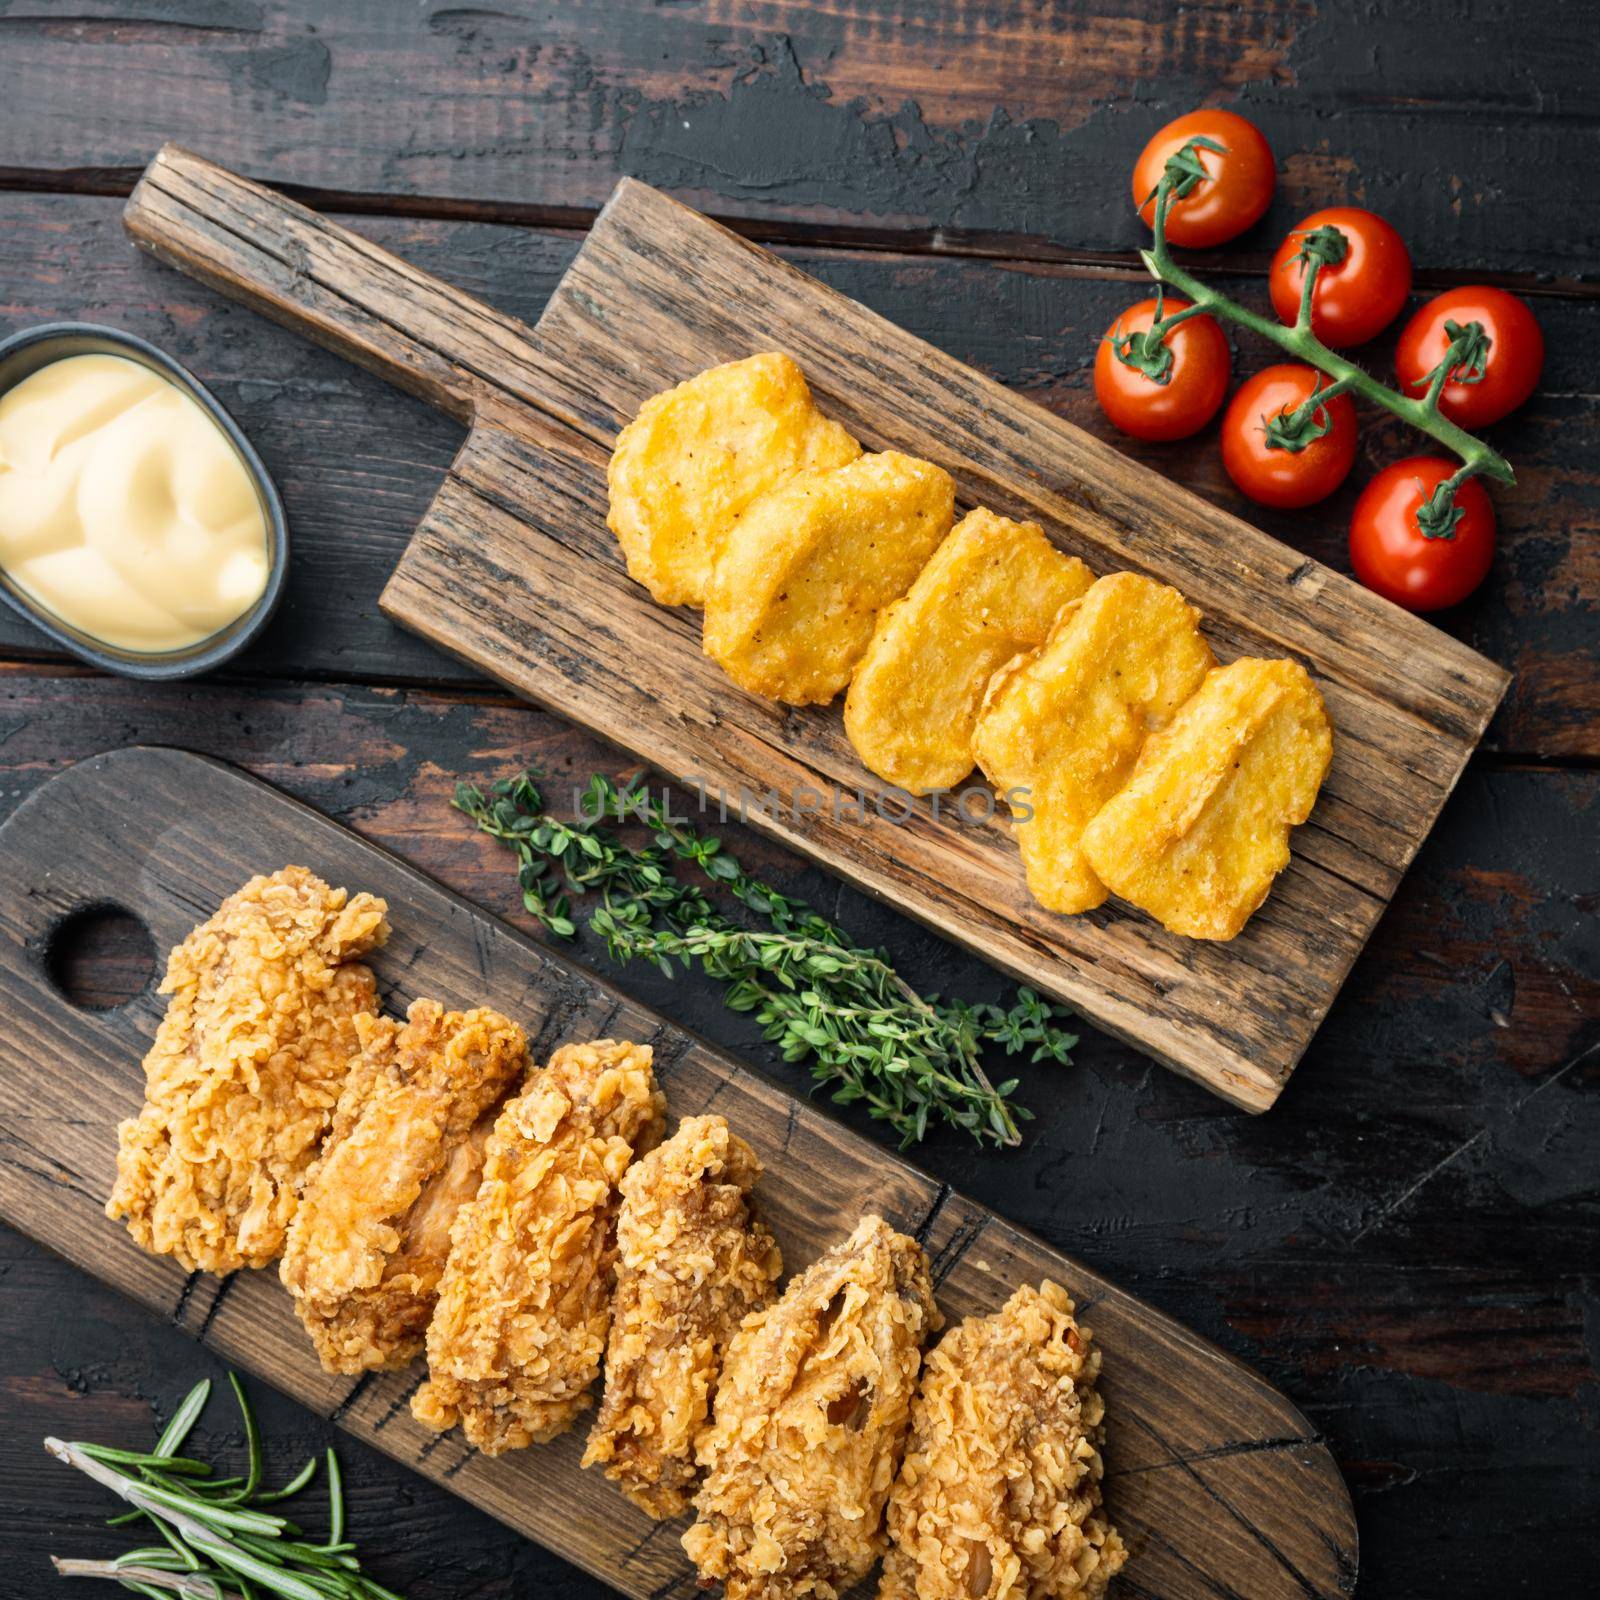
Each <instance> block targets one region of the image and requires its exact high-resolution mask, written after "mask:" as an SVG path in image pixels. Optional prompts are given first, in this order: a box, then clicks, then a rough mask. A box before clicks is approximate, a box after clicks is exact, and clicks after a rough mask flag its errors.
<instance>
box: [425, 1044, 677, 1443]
mask: <svg viewBox="0 0 1600 1600" xmlns="http://www.w3.org/2000/svg"><path fill="white" fill-rule="evenodd" d="M665 1109H666V1100H665V1097H664V1096H663V1095H662V1093H661V1091H660V1090H659V1089H657V1088H656V1082H655V1074H654V1072H653V1071H652V1069H651V1052H650V1047H649V1046H648V1045H641V1044H626V1043H617V1042H615V1041H613V1040H611V1039H601V1040H599V1041H597V1042H596V1043H594V1044H569V1045H563V1046H562V1047H561V1049H559V1050H557V1051H556V1053H555V1054H554V1055H553V1056H551V1058H550V1065H549V1066H548V1067H546V1068H545V1069H544V1070H543V1071H542V1072H537V1073H535V1074H533V1075H532V1077H531V1078H529V1080H528V1082H527V1085H526V1086H525V1087H524V1088H523V1090H522V1092H521V1093H520V1094H517V1095H514V1096H513V1097H512V1098H511V1099H510V1100H508V1101H507V1102H506V1106H505V1109H504V1110H503V1111H502V1112H501V1113H500V1116H499V1118H498V1119H497V1120H496V1122H495V1125H494V1132H493V1133H492V1134H490V1136H489V1145H488V1150H487V1153H486V1156H485V1160H484V1166H483V1182H482V1183H481V1184H480V1185H479V1187H478V1192H477V1194H476V1196H475V1197H474V1198H473V1199H472V1200H470V1201H469V1202H468V1203H467V1204H466V1205H464V1206H462V1207H461V1209H460V1210H459V1211H458V1212H457V1213H456V1218H455V1223H454V1225H453V1226H452V1227H451V1230H450V1259H449V1261H448V1262H447V1263H446V1265H445V1269H444V1276H443V1278H442V1279H441V1280H440V1283H439V1303H438V1306H437V1308H436V1309H435V1311H434V1313H433V1321H432V1322H430V1323H429V1324H428V1382H426V1383H425V1384H423V1386H422V1387H421V1388H420V1389H419V1390H418V1391H417V1393H416V1394H415V1395H414V1396H413V1398H412V1401H411V1412H412V1415H413V1416H415V1417H416V1419H417V1421H418V1422H420V1423H422V1424H423V1425H424V1426H425V1427H429V1428H432V1429H434V1430H435V1431H436V1432H439V1433H443V1432H445V1431H446V1430H447V1429H450V1428H453V1427H454V1426H455V1425H456V1424H457V1423H460V1425H461V1429H462V1432H464V1433H465V1434H466V1436H467V1440H468V1442H469V1443H471V1444H473V1445H476V1446H477V1448H478V1449H479V1450H481V1451H483V1453H484V1454H485V1455H490V1456H497V1455H499V1454H501V1452H502V1451H505V1450H520V1449H522V1448H523V1447H525V1446H527V1445H530V1444H543V1443H544V1442H545V1441H546V1440H547V1439H553V1438H555V1436H556V1435H557V1434H558V1433H563V1432H565V1431H566V1430H567V1429H568V1428H570V1427H571V1426H572V1424H573V1423H574V1422H575V1421H576V1420H577V1417H578V1415H579V1413H580V1412H582V1411H584V1410H586V1409H587V1408H588V1406H589V1405H590V1404H591V1399H590V1395H589V1388H590V1385H591V1384H593V1382H594V1380H595V1379H596V1378H597V1377H598V1376H599V1374H600V1360H601V1357H602V1356H603V1355H604V1353H605V1347H606V1334H607V1332H608V1330H609V1328H610V1325H611V1290H612V1276H613V1270H612V1269H613V1265H614V1261H615V1252H616V1242H615V1239H614V1238H613V1232H614V1224H615V1220H616V1210H617V1184H618V1183H619V1182H620V1181H621V1178H622V1174H623V1173H624V1172H626V1171H627V1168H628V1163H629V1162H630V1161H631V1160H632V1159H633V1158H634V1156H635V1155H642V1154H644V1152H645V1151H647V1150H650V1149H652V1148H654V1146H655V1144H656V1141H657V1140H658V1139H660V1137H661V1131H662V1120H663V1114H664V1112H665Z"/></svg>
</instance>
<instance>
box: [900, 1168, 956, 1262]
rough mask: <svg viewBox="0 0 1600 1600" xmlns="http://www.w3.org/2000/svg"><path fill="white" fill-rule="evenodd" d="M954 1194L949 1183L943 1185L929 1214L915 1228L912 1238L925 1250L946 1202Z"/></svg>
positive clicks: (934, 1198)
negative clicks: (930, 1233)
mask: <svg viewBox="0 0 1600 1600" xmlns="http://www.w3.org/2000/svg"><path fill="white" fill-rule="evenodd" d="M954 1192H955V1191H954V1190H953V1189H952V1188H951V1187H950V1185H949V1184H948V1183H941V1184H940V1185H939V1192H938V1193H937V1194H936V1195H934V1197H933V1204H932V1205H930V1206H929V1207H928V1214H927V1215H926V1216H925V1217H924V1218H923V1219H922V1221H921V1222H919V1223H918V1224H917V1225H916V1227H915V1228H913V1229H912V1230H911V1237H912V1238H913V1239H915V1240H916V1241H917V1243H918V1244H920V1245H921V1246H922V1247H923V1248H924V1249H926V1248H927V1244H928V1234H929V1231H930V1230H931V1229H932V1227H933V1225H934V1223H935V1221H937V1220H938V1216H939V1213H940V1212H941V1211H943V1210H944V1205H945V1201H947V1200H948V1199H949V1198H950V1196H951V1195H952V1194H953V1193H954Z"/></svg>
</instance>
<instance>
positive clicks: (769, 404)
mask: <svg viewBox="0 0 1600 1600" xmlns="http://www.w3.org/2000/svg"><path fill="white" fill-rule="evenodd" d="M860 454H861V446H860V445H859V444H857V443H856V441H855V440H854V439H852V438H851V437H850V435H849V434H848V433H847V432H846V431H845V430H844V429H843V428H842V427H840V426H839V424H838V423H837V422H830V421H829V420H828V419H827V418H826V417H825V416H823V415H822V413H821V412H820V411H818V410H817V408H816V405H815V404H814V403H813V401H812V399H811V390H810V389H809V388H807V386H806V380H805V374H804V373H803V372H801V370H800V368H799V367H798V366H796V365H795V363H794V362H793V361H791V360H790V359H789V357H788V356H786V355H782V354H780V353H778V352H776V351H768V352H766V353H764V354H762V355H757V356H749V357H747V358H746V359H745V360H743V361H730V362H728V363H727V364H726V365H725V366H720V367H711V368H709V369H708V370H707V371H705V372H702V373H700V374H699V375H698V376H696V377H693V378H690V379H689V380H688V381H687V382H686V383H680V384H679V385H678V386H677V388H675V389H668V390H667V391H666V392H665V393H664V394H658V395H653V396H652V397H651V398H650V399H648V400H646V401H645V403H644V404H643V405H642V406H641V407H640V408H639V414H638V416H636V417H635V418H634V419H633V421H632V422H630V423H629V424H628V426H627V427H626V428H624V429H623V430H622V432H621V433H620V434H619V435H618V437H617V443H616V448H615V449H614V450H613V452H612V455H611V467H610V471H609V473H608V475H607V476H608V478H609V481H610V487H611V510H610V515H609V516H608V517H607V518H606V522H607V525H608V526H609V527H610V529H611V531H612V532H613V533H614V534H616V536H617V542H618V543H619V544H621V546H622V552H623V554H624V555H625V556H626V557H627V561H628V572H629V574H630V576H632V577H633V578H635V579H636V580H637V581H638V582H640V583H642V584H644V586H645V587H646V588H647V589H649V591H650V593H651V594H652V595H654V596H655V598H656V599H657V600H659V601H660V602H661V603H662V604H663V605H668V606H679V605H696V606H697V605H702V604H704V602H705V597H706V590H707V589H708V588H709V587H710V583H711V568H712V566H713V565H714V563H715V562H716V559H717V555H718V552H719V551H720V550H721V548H722V542H723V540H724V538H725V537H726V535H727V532H728V529H729V528H730V527H731V526H732V525H733V523H734V521H735V520H736V519H737V518H738V517H739V516H740V515H741V514H742V513H743V511H744V509H745V507H746V506H748V505H749V504H750V502H751V501H752V500H754V499H756V497H757V496H759V495H763V494H765V493H766V492H767V491H768V490H769V489H775V488H776V487H777V486H778V485H779V484H780V483H782V482H783V481H784V480H785V479H787V478H789V477H792V476H793V475H794V474H795V473H796V472H803V471H826V470H827V469H828V468H829V467H841V466H843V465H844V464H845V462H847V461H853V460H855V458H856V457H857V456H858V455H860Z"/></svg>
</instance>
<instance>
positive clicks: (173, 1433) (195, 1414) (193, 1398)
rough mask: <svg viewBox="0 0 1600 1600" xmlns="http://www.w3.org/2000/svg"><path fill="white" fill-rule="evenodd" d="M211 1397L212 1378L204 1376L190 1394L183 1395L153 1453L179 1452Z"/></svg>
mask: <svg viewBox="0 0 1600 1600" xmlns="http://www.w3.org/2000/svg"><path fill="white" fill-rule="evenodd" d="M210 1398H211V1380H210V1379H209V1378H202V1379H201V1380H200V1381H199V1383H197V1384H196V1385H195V1386H194V1388H192V1389H191V1390H190V1391H189V1392H188V1394H186V1395H185V1396H184V1397H183V1400H182V1402H181V1403H180V1405H179V1406H178V1409H177V1410H176V1411H174V1412H173V1413H172V1420H171V1421H170V1422H169V1423H168V1424H167V1425H166V1427H165V1428H163V1429H162V1430H161V1437H160V1438H159V1439H157V1440H156V1447H155V1449H154V1451H152V1452H151V1453H152V1454H153V1455H158V1456H174V1455H176V1454H177V1453H178V1446H179V1445H181V1444H182V1443H183V1441H184V1440H185V1439H187V1438H188V1437H189V1431H190V1429H192V1428H193V1427H194V1425H195V1423H196V1422H197V1421H198V1420H199V1418H200V1413H201V1412H202V1411H204V1410H205V1408H206V1401H207V1400H209V1399H210Z"/></svg>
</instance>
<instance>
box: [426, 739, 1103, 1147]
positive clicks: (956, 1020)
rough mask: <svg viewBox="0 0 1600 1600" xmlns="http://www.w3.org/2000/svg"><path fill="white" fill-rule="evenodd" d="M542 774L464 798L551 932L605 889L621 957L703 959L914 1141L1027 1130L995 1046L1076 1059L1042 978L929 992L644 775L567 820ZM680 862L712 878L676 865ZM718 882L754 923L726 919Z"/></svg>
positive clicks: (818, 1075)
mask: <svg viewBox="0 0 1600 1600" xmlns="http://www.w3.org/2000/svg"><path fill="white" fill-rule="evenodd" d="M538 777H539V775H538V774H537V773H535V772H533V771H532V770H529V771H525V772H522V773H520V774H519V775H518V776H517V777H515V778H507V779H502V780H501V781H500V782H498V783H496V784H494V785H493V786H492V788H491V789H490V790H489V791H488V792H487V793H485V792H484V791H483V790H482V789H479V788H477V787H475V786H474V785H472V784H461V785H460V786H459V787H458V788H457V790H456V794H455V805H456V806H457V808H458V809H459V810H461V811H463V812H465V813H466V814H467V815H468V816H469V817H471V818H472V819H473V821H474V822H476V823H477V825H478V826H479V827H480V828H481V829H483V831H484V832H485V833H488V834H490V835H492V836H493V837H494V838H496V839H498V840H500V841H501V843H503V844H505V845H506V846H508V847H509V848H510V849H511V850H513V851H514V852H515V853H516V856H517V861H518V868H517V878H518V883H519V886H520V888H521V890H522V903H523V905H524V906H525V907H526V908H527V909H528V911H529V912H530V913H531V914H532V915H533V916H535V917H537V918H538V919H539V921H540V922H541V923H543V924H544V926H545V927H546V928H547V929H549V931H550V932H551V933H553V934H555V935H557V936H558V937H560V938H571V937H573V936H574V934H575V933H576V932H577V924H576V922H575V921H574V918H573V913H572V903H571V897H572V896H573V895H575V894H576V895H588V894H593V895H598V896H599V897H600V903H599V905H598V906H596V907H595V909H594V910H593V911H592V912H591V913H590V916H589V928H590V930H591V931H592V932H593V933H595V934H597V935H598V936H599V937H600V938H602V939H603V940H604V941H605V944H606V949H607V950H608V951H609V952H610V954H611V956H612V957H613V958H614V959H615V960H618V961H649V962H651V963H653V964H654V965H655V966H656V967H657V968H659V969H660V970H661V971H662V972H663V973H664V974H665V975H666V976H668V977H672V976H673V975H674V974H675V973H676V972H678V971H679V970H688V969H689V968H691V967H695V966H698V967H699V968H700V969H701V970H702V971H703V972H705V973H706V974H707V975H708V976H709V977H712V978H715V979H716V980H717V981H718V982H719V983H721V984H722V985H723V988H724V994H723V1000H724V1003H725V1004H726V1005H727V1006H728V1007H729V1008H730V1009H731V1010H733V1011H738V1012H747V1013H750V1014H752V1015H753V1017H754V1019H755V1021H756V1023H757V1025H758V1026H759V1027H760V1028H761V1031H762V1034H763V1036H764V1037H765V1038H766V1039H767V1040H769V1041H770V1042H771V1043H773V1044H775V1045H777V1046H778V1049H779V1051H780V1053H781V1054H782V1056H783V1059H784V1060H785V1061H789V1062H800V1061H806V1060H808V1059H809V1062H810V1070H811V1076H812V1078H813V1079H814V1080H815V1081H816V1082H817V1084H818V1085H820V1086H826V1087H827V1088H828V1089H829V1091H830V1094H831V1097H832V1099H833V1100H834V1101H835V1102H836V1103H838V1104H840V1105H859V1106H861V1107H863V1108H864V1109H865V1110H866V1111H867V1113H868V1115H869V1116H872V1117H874V1118H876V1119H877V1120H878V1121H880V1122H885V1123H887V1124H888V1125H889V1126H890V1127H892V1128H893V1129H894V1131H895V1132H896V1133H897V1134H899V1136H900V1140H901V1144H902V1146H904V1145H908V1144H912V1143H915V1142H916V1141H917V1140H919V1139H921V1138H923V1137H924V1135H925V1134H926V1133H927V1131H928V1126H929V1124H930V1123H931V1122H942V1123H945V1124H948V1125H949V1126H951V1127H955V1128H960V1129H962V1130H963V1131H964V1132H966V1133H968V1134H970V1135H971V1136H972V1137H973V1138H974V1139H976V1140H977V1141H978V1142H979V1143H980V1144H983V1143H991V1144H997V1145H1015V1144H1017V1143H1019V1142H1020V1139H1021V1134H1020V1132H1019V1131H1018V1123H1019V1122H1022V1121H1024V1120H1027V1119H1028V1118H1029V1117H1031V1116H1032V1113H1031V1112H1029V1111H1028V1110H1027V1109H1026V1108H1025V1107H1023V1106H1020V1105H1017V1104H1016V1103H1015V1102H1014V1101H1013V1099H1012V1096H1013V1095H1014V1093H1015V1092H1016V1088H1017V1080H1016V1079H1015V1078H1008V1079H1007V1080H1005V1081H1004V1082H1002V1083H999V1084H994V1083H991V1082H990V1080H989V1077H988V1074H987V1073H986V1072H985V1071H984V1068H983V1060H982V1057H983V1053H984V1048H985V1046H989V1045H996V1046H999V1047H1000V1048H1001V1049H1003V1050H1004V1051H1005V1053H1006V1054H1007V1055H1018V1054H1021V1053H1024V1052H1031V1055H1030V1059H1031V1060H1033V1061H1036V1062H1037V1061H1045V1060H1050V1061H1055V1062H1058V1063H1060V1064H1062V1065H1066V1064H1067V1063H1069V1062H1070V1061H1071V1059H1072V1056H1071V1052H1072V1047H1073V1046H1074V1045H1075V1044H1076V1043H1077V1042H1078V1041H1077V1037H1076V1035H1074V1034H1071V1033H1068V1032H1066V1031H1065V1030H1064V1029H1062V1028H1061V1027H1060V1026H1059V1025H1058V1019H1059V1018H1061V1017H1063V1016H1064V1015H1065V1013H1064V1012H1062V1011H1061V1010H1060V1009H1059V1008H1058V1007H1054V1006H1051V1005H1049V1004H1047V1003H1046V1002H1045V1001H1042V1000H1041V999H1039V997H1038V996H1037V995H1035V994H1034V993H1033V992H1032V991H1031V990H1029V989H1019V990H1018V991H1017V998H1016V1001H1015V1003H1014V1004H1013V1005H1011V1006H1010V1007H1009V1008H1007V1007H1001V1006H997V1005H990V1004H977V1005H969V1004H967V1003H965V1002H963V1001H960V1000H950V1001H941V1000H940V999H939V997H938V996H937V995H923V994H920V993H918V991H917V990H916V989H915V988H913V987H912V986H911V985H910V984H909V983H907V982H906V980H905V979H904V978H903V977H901V975H900V973H899V972H898V971H896V969H895V968H894V966H893V965H892V963H891V962H890V960H889V957H888V955H887V954H886V953H885V952H884V951H882V950H873V949H869V948H867V947H866V946H864V945H861V944H858V943H857V942H856V941H855V940H854V939H852V938H851V937H850V935H849V934H848V933H846V932H845V931H844V930H843V929H842V928H840V927H838V926H837V925H836V924H835V923H833V922H830V921H829V920H828V919H827V918H826V917H824V916H822V915H821V914H820V913H819V912H817V911H815V910H813V909H812V908H811V907H810V906H808V905H806V904H805V903H804V902H803V901H800V900H796V899H793V898H792V897H790V896H787V895H784V894H781V893H779V891H778V890H777V889H775V888H773V887H772V885H771V884H768V883H764V882H763V881H762V880H761V879H759V878H756V877H754V876H752V875H751V874H750V873H747V872H746V871H745V870H744V868H743V867H742V866H740V864H739V862H738V860H737V859H736V858H735V857H734V856H733V855H732V853H731V852H730V851H728V850H727V849H726V848H725V847H724V846H723V844H722V841H721V840H720V839H719V838H717V837H715V836H708V835H705V834H702V833H701V832H700V831H699V830H698V829H697V828H695V827H694V826H693V825H691V824H690V823H689V822H687V821H686V820H684V819H683V818H680V817H676V816H674V815H673V814H672V812H671V809H670V807H669V806H668V805H667V804H665V803H664V802H663V801H662V800H660V799H658V798H656V797H655V796H653V795H652V794H651V793H650V791H649V789H648V788H647V787H645V786H644V785H643V784H642V783H640V782H637V781H635V782H630V783H622V784H618V783H615V782H613V781H612V780H611V779H609V778H606V777H603V776H600V775H598V774H597V775H596V776H594V777H592V778H591V779H590V780H589V785H588V788H587V789H586V790H585V792H584V795H583V797H582V805H581V807H580V815H579V817H578V818H577V819H576V820H573V821H567V820H564V819H562V818H560V817H557V816H553V815H552V814H551V813H550V812H549V811H548V810H547V809H546V807H545V803H544V797H543V795H542V793H541V792H540V789H539V786H538ZM629 822H638V823H642V824H643V825H644V826H645V827H646V828H648V829H649V831H650V834H651V836H652V837H651V843H650V844H649V845H647V846H645V847H644V848H642V849H631V848H629V847H628V846H626V845H625V844H623V842H622V841H621V840H620V839H619V838H618V837H617V835H616V834H615V832H613V831H612V830H613V828H614V827H615V826H617V825H621V824H625V823H629ZM679 864H682V865H684V866H685V867H687V868H689V869H692V870H695V871H698V872H699V874H700V875H701V876H702V877H703V879H704V880H705V887H701V886H700V885H699V884H697V883H696V882H694V881H692V880H688V879H685V878H683V877H681V876H679V874H678V870H677V869H678V866H679ZM708 890H720V891H722V892H723V893H725V894H726V895H727V896H728V897H730V898H731V899H732V900H734V901H735V902H737V904H738V905H739V906H742V907H743V908H744V909H745V911H746V912H748V913H750V916H751V920H752V922H753V923H754V924H755V925H750V924H747V923H745V922H740V921H737V920H735V918H734V917H732V916H730V915H728V914H727V913H726V912H725V911H723V910H722V909H721V908H720V906H719V905H718V904H717V903H715V902H714V901H713V899H712V898H711V894H710V893H708Z"/></svg>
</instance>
